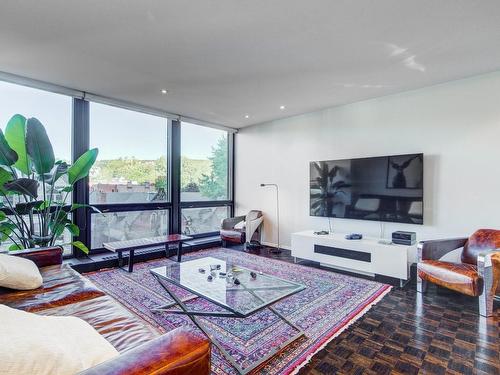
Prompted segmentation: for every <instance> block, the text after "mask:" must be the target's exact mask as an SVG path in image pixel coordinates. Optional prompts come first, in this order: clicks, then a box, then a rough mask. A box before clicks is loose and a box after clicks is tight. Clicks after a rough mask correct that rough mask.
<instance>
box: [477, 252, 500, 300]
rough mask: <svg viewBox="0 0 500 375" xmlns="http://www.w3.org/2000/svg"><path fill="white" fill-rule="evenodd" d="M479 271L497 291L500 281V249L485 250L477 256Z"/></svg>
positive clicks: (486, 281) (486, 282)
mask: <svg viewBox="0 0 500 375" xmlns="http://www.w3.org/2000/svg"><path fill="white" fill-rule="evenodd" d="M477 273H478V274H479V276H481V277H482V278H483V280H484V282H485V284H489V285H491V286H492V287H493V288H492V289H493V292H495V290H496V289H497V287H498V283H499V281H500V280H499V279H500V249H496V250H489V251H484V252H481V253H480V254H479V255H478V256H477Z"/></svg>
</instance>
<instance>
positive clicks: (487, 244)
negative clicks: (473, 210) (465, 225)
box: [462, 229, 500, 264]
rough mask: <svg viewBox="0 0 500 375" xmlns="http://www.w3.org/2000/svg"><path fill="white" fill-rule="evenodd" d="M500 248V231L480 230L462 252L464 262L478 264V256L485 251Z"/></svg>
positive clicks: (471, 237)
mask: <svg viewBox="0 0 500 375" xmlns="http://www.w3.org/2000/svg"><path fill="white" fill-rule="evenodd" d="M498 248H500V230H495V229H479V230H477V231H476V232H474V234H473V235H472V236H470V238H469V240H468V241H467V243H466V244H465V246H464V251H463V252H462V262H464V263H469V264H477V256H478V255H479V254H480V253H481V252H483V251H485V250H494V249H498Z"/></svg>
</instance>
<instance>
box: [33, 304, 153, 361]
mask: <svg viewBox="0 0 500 375" xmlns="http://www.w3.org/2000/svg"><path fill="white" fill-rule="evenodd" d="M39 314H43V315H57V316H76V317H78V318H81V319H83V320H85V321H86V322H87V323H89V324H90V325H91V326H92V327H94V328H95V329H96V330H97V332H98V333H99V334H101V335H102V336H103V337H104V338H105V339H106V340H107V341H108V342H110V343H111V344H112V345H113V346H114V347H115V348H116V349H117V350H118V351H119V352H123V351H126V350H128V349H131V348H134V347H136V346H138V345H141V344H143V343H146V342H148V341H151V340H152V339H154V338H155V337H157V336H159V335H160V334H161V332H160V331H159V330H158V329H155V328H153V326H151V325H150V324H148V323H147V322H145V321H144V320H142V319H141V318H139V317H137V316H135V315H134V314H132V313H131V312H129V311H128V310H127V309H125V308H124V307H123V306H122V305H120V304H119V303H118V302H117V301H115V300H114V299H113V298H111V297H108V296H103V297H98V298H94V299H90V300H86V301H81V302H75V303H73V304H70V305H65V306H59V307H54V308H51V309H46V310H42V311H40V312H39Z"/></svg>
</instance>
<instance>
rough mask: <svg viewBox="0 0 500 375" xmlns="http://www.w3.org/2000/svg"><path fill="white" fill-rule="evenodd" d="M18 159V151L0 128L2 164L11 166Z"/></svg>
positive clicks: (0, 161)
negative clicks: (9, 142)
mask: <svg viewBox="0 0 500 375" xmlns="http://www.w3.org/2000/svg"><path fill="white" fill-rule="evenodd" d="M16 161H17V153H16V152H15V151H14V150H13V149H12V148H11V147H10V146H9V144H8V143H7V140H6V139H5V136H4V135H3V132H2V129H0V165H6V166H11V165H12V164H14V163H15V162H16Z"/></svg>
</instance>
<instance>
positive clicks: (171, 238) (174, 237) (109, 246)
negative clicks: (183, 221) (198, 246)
mask: <svg viewBox="0 0 500 375" xmlns="http://www.w3.org/2000/svg"><path fill="white" fill-rule="evenodd" d="M192 238H193V237H189V236H184V235H183V234H169V235H167V236H157V237H148V238H138V239H135V240H125V241H115V242H106V243H103V244H102V246H103V247H104V248H105V249H106V250H109V251H112V252H114V253H117V254H118V267H120V268H123V252H124V251H128V252H129V259H128V272H132V271H133V270H134V251H135V250H136V249H143V248H146V247H152V246H158V245H165V254H166V256H167V257H168V255H169V254H168V246H169V245H171V244H176V245H177V261H178V262H180V261H181V257H182V243H183V242H184V241H188V240H191V239H192Z"/></svg>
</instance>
